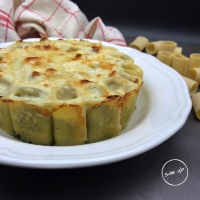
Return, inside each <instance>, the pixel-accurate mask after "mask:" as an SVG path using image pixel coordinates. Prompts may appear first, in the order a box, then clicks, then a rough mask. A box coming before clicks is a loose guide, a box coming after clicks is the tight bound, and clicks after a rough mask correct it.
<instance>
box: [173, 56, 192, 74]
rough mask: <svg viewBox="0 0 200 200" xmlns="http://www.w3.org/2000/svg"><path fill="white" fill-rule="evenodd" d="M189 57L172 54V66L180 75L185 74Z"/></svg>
mask: <svg viewBox="0 0 200 200" xmlns="http://www.w3.org/2000/svg"><path fill="white" fill-rule="evenodd" d="M188 64H189V58H187V57H186V56H183V55H178V54H177V55H173V57H172V65H171V66H172V68H173V69H175V70H176V71H177V72H178V73H179V74H181V75H182V76H187V72H188Z"/></svg>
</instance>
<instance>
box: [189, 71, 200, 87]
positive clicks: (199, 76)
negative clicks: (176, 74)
mask: <svg viewBox="0 0 200 200" xmlns="http://www.w3.org/2000/svg"><path fill="white" fill-rule="evenodd" d="M187 76H188V78H190V79H192V80H195V81H196V82H197V83H198V84H199V85H200V68H191V69H189V71H188V75H187Z"/></svg>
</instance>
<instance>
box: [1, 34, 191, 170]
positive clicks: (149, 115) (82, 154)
mask: <svg viewBox="0 0 200 200" xmlns="http://www.w3.org/2000/svg"><path fill="white" fill-rule="evenodd" d="M53 39H56V38H53ZM33 40H36V39H29V40H27V41H33ZM90 41H91V42H97V41H94V40H90ZM10 44H11V43H0V47H1V48H2V47H6V46H8V45H10ZM102 44H103V45H107V46H113V47H116V48H117V49H118V50H119V51H122V52H124V53H126V54H128V55H129V56H130V57H132V58H133V59H134V60H135V63H136V64H137V65H139V66H140V67H141V68H142V69H143V71H144V84H143V87H142V89H141V91H140V93H139V96H138V100H137V109H136V110H135V112H134V114H133V115H132V117H131V120H130V122H129V125H128V127H126V128H125V129H124V130H123V131H122V134H121V135H120V136H118V137H115V138H112V139H109V140H106V141H102V142H97V143H93V144H85V145H79V146H66V147H56V146H41V145H33V144H26V143H23V142H20V141H17V140H15V139H14V138H12V136H10V135H8V134H6V133H5V132H4V131H2V130H1V129H0V164H6V165H11V166H20V167H29V168H77V167H88V166H97V165H102V164H107V163H113V162H117V161H121V160H124V159H127V158H130V157H134V156H137V155H139V154H142V153H144V152H146V151H148V150H150V149H152V148H154V147H156V146H157V145H159V144H161V143H162V142H164V141H166V140H167V139H168V138H170V137H171V136H172V135H174V134H175V133H176V132H177V131H178V130H179V129H180V128H181V127H182V126H183V125H184V123H185V122H186V120H187V117H188V115H189V113H190V110H191V107H192V104H191V99H190V96H189V93H188V89H187V86H186V84H185V82H184V80H183V79H182V77H181V76H180V75H179V74H178V73H177V72H176V71H174V70H173V69H172V68H170V67H168V66H166V65H164V64H163V63H161V62H160V61H158V60H157V59H156V58H154V57H153V56H150V55H148V54H145V53H141V52H139V51H137V50H134V49H132V48H129V47H120V46H115V45H112V44H109V43H106V42H102Z"/></svg>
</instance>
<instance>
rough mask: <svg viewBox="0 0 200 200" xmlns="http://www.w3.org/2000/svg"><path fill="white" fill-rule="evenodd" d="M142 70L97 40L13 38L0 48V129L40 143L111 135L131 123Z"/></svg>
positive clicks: (74, 141) (73, 141)
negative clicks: (28, 39)
mask: <svg viewBox="0 0 200 200" xmlns="http://www.w3.org/2000/svg"><path fill="white" fill-rule="evenodd" d="M142 76H143V72H142V70H141V68H140V67H138V66H137V65H135V64H134V61H133V59H132V58H130V57H129V56H127V55H126V54H124V53H122V52H119V51H118V50H117V49H116V48H114V47H108V46H103V45H102V44H101V42H99V43H98V42H96V43H93V42H89V41H85V40H66V39H63V40H62V39H59V40H50V39H47V38H44V39H41V40H40V41H34V42H28V41H22V40H20V41H17V42H15V43H14V44H12V45H10V46H9V47H7V48H3V49H1V50H0V128H1V129H3V130H4V131H5V132H7V133H9V134H11V135H13V136H14V137H15V138H17V139H19V140H21V141H24V142H27V143H32V144H39V145H57V146H67V145H80V144H85V143H93V142H98V141H102V140H106V139H109V138H112V137H115V136H117V135H119V134H120V133H121V130H122V129H123V128H125V127H126V126H127V124H128V122H129V119H130V117H131V115H132V113H133V111H134V109H135V106H136V99H137V95H138V92H139V90H140V88H141V86H142V83H143V81H142Z"/></svg>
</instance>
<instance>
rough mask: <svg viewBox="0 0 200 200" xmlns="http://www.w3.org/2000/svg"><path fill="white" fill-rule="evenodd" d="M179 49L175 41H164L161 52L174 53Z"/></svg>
mask: <svg viewBox="0 0 200 200" xmlns="http://www.w3.org/2000/svg"><path fill="white" fill-rule="evenodd" d="M176 47H177V43H176V42H174V41H170V40H166V41H163V42H162V43H161V45H160V50H159V51H169V52H172V53H174V50H175V48H176Z"/></svg>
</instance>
